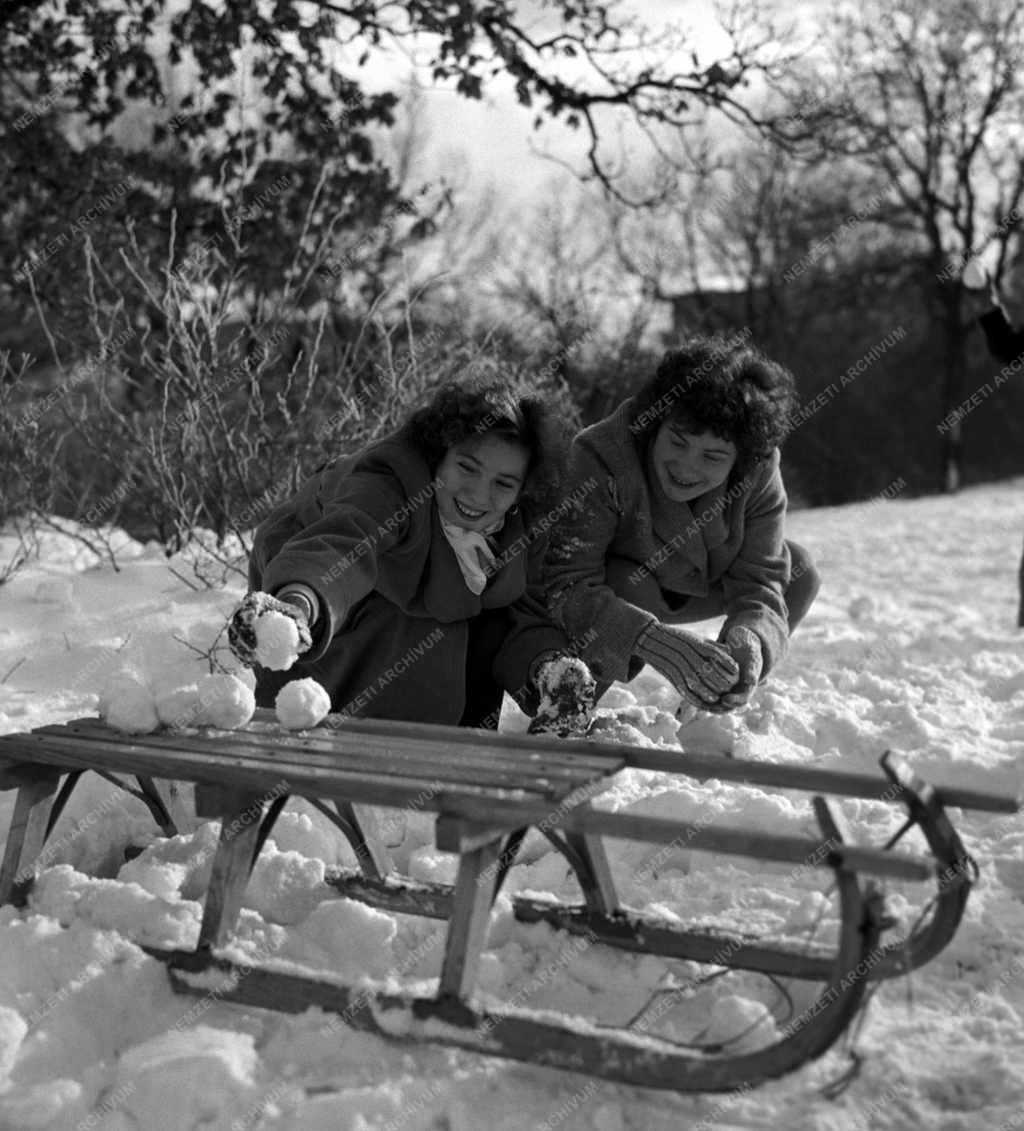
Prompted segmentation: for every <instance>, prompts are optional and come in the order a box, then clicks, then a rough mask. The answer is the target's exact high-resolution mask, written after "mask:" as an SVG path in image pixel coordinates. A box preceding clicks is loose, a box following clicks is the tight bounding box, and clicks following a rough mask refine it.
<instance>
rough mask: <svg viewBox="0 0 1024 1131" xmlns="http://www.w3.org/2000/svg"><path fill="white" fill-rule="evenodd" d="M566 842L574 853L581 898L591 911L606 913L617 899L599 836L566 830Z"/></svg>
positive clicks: (602, 843) (613, 909)
mask: <svg viewBox="0 0 1024 1131" xmlns="http://www.w3.org/2000/svg"><path fill="white" fill-rule="evenodd" d="M565 841H566V844H567V845H568V846H569V848H570V849H571V851H572V852H573V853H575V855H576V856H577V858H578V860H579V864H580V867H578V868H577V867H576V865H575V862H574V861H571V860H570V863H573V866H574V868H575V869H576V877H577V879H578V880H579V882H580V887H581V888H582V890H583V898H584V899H585V900H586V903H587V907H588V908H590V910H592V911H598V912H602V913H604V914H607V915H610V914H611V913H612V912H613V911H615V909H616V908H617V907H618V904H619V899H618V896H617V895H616V892H615V881H614V880H613V879H612V869H611V865H610V864H609V863H608V856H607V854H606V852H605V850H604V841H603V840H602V839H601V838H600V837H599V836H593V835H591V834H587V833H571V832H570V833H566V835H565Z"/></svg>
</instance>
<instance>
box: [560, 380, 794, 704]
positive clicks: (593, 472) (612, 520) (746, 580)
mask: <svg viewBox="0 0 1024 1131" xmlns="http://www.w3.org/2000/svg"><path fill="white" fill-rule="evenodd" d="M634 405H635V402H634V400H633V398H630V399H629V400H627V401H625V402H624V403H623V404H622V405H621V406H620V407H619V408H618V409H617V410H616V411H615V412H614V413H612V414H611V416H608V417H606V418H605V419H604V420H601V421H599V422H598V423H597V424H594V425H592V426H591V427H589V428H586V429H584V430H583V431H582V432H581V433H580V434H579V435H578V436H577V437H576V439H575V440H574V442H573V445H572V449H571V452H570V463H569V474H568V477H567V480H566V484H565V485H566V488H567V491H568V492H571V493H574V494H575V496H576V497H577V498H578V499H579V500H580V502H579V503H578V504H577V505H576V506H575V508H574V509H573V511H572V512H571V513H570V515H569V516H568V517H567V518H566V519H564V520H563V521H562V522H561V523H560V524H559V526H558V528H557V529H556V530H555V531H553V532H552V535H551V544H550V546H549V549H548V555H547V561H546V566H545V583H546V590H547V599H548V608H549V610H550V612H551V614H552V616H554V618H555V620H556V621H558V622H559V623H560V624H561V625H562V627H563V628H564V629H565V631H566V633H567V634H568V635H569V636H571V637H574V638H579V639H583V640H586V639H588V630H589V643H587V644H586V647H585V648H583V649H582V650H581V655H582V656H583V658H584V659H585V660H586V661H587V662H588V663H589V664H590V666H591V667H592V669H593V670H594V673H595V675H597V676H598V678H600V679H603V680H609V681H610V680H614V679H617V680H627V679H630V678H632V676H633V675H635V674H636V670H637V664H636V663H634V664H633V665H632V666H631V664H630V660H631V658H632V657H633V655H634V648H635V644H636V640H637V637H638V636H639V635H640V633H641V632H642V631H643V630H644V629H645V628H646V627H647V625H648V624H650V623H652V621H655V620H660V621H666V622H669V623H671V622H672V621H673V620H676V621H682V620H693V619H694V618H693V617H692V616H689V617H686V616H684V615H683V612H682V607H681V606H683V605H685V603H686V599H687V597H697V598H700V597H707V596H708V595H709V594H714V593H715V592H716V591H717V592H719V593H720V595H721V605H722V606H723V607H724V611H725V613H726V622H725V626H724V627H725V629H726V630H727V629H729V628H732V627H734V626H736V625H744V626H746V627H748V628H750V629H752V630H753V631H754V632H756V633H757V635H758V637H759V638H760V640H761V643H762V645H763V649H764V660H765V669H764V670H765V672H766V673H767V671H768V670H770V668H771V667H772V666H773V665H774V664H776V663H778V661H779V660H780V659H781V658H782V656H783V655H784V654H785V651H786V647H787V644H788V640H789V628H788V623H787V613H786V604H785V601H784V599H783V593H784V590H785V588H786V586H787V584H788V583H789V577H790V555H789V549H788V547H787V546H786V543H785V540H784V538H783V516H784V514H785V510H786V492H785V489H784V488H783V485H782V477H781V475H780V473H779V453H778V450H777V449H776V450H775V451H773V452H772V454H771V456H770V457H769V458H767V459H765V460H763V461H762V462H761V463H759V464H757V465H755V467H754V468H753V469H752V470H750V471H749V472H748V473H747V474H746V475H744V476H743V477H741V478H740V477H737V476H736V474H735V472H734V473H733V475H731V476H730V477H729V478H728V479H727V480H726V481H725V482H724V483H722V484H721V485H720V486H718V487H716V488H714V489H713V490H712V491H709V492H707V493H705V494H704V495H701V496H700V497H699V498H697V499H695V500H693V501H692V502H691V503H689V504H688V505H687V504H685V503H678V504H674V505H673V511H672V513H673V514H674V515H678V516H679V518H678V519H677V521H676V524H675V527H674V529H666V528H665V527H666V520H665V519H664V517H663V513H664V512H663V511H659V510H657V509H656V508H655V505H654V502H655V500H654V499H653V498H652V492H651V487H650V484H649V483H648V480H647V475H646V473H645V467H644V459H645V452H646V448H645V444H644V442H643V439H642V437H641V436H640V435H639V434H634V432H633V431H631V429H630V424H631V422H633V421H634V420H635V418H636V411H635V407H634ZM656 527H657V529H656ZM624 594H626V595H625V596H624ZM673 608H675V609H678V610H679V613H678V615H677V616H673V611H672V610H673Z"/></svg>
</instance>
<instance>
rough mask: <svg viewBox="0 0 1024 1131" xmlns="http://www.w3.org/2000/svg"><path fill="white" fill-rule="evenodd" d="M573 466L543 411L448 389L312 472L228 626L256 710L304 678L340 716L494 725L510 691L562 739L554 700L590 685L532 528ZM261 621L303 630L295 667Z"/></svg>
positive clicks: (512, 394)
mask: <svg viewBox="0 0 1024 1131" xmlns="http://www.w3.org/2000/svg"><path fill="white" fill-rule="evenodd" d="M563 457H564V445H563V441H562V439H561V430H560V428H559V426H558V425H557V423H556V419H555V414H554V412H553V410H552V409H551V408H550V407H548V406H547V405H546V404H545V403H544V401H543V400H542V399H540V398H538V397H536V396H531V395H527V394H524V393H523V392H522V391H521V390H517V389H516V388H514V387H512V386H511V385H509V384H508V383H507V382H503V381H494V380H490V381H487V380H484V381H480V380H478V381H475V382H465V383H462V384H459V383H451V384H448V385H445V386H443V387H441V388H440V389H439V390H438V391H437V392H436V393H435V395H434V396H433V399H432V400H431V402H430V403H429V404H428V405H427V406H426V407H424V408H422V409H420V410H419V411H417V412H415V413H413V415H412V416H411V417H410V419H409V420H408V421H407V422H406V423H405V424H404V425H403V426H402V427H401V428H399V429H398V430H397V431H395V432H393V433H392V434H390V435H388V436H386V437H384V438H383V439H381V440H378V441H376V442H374V443H372V444H370V445H369V446H367V447H366V448H365V449H363V450H362V451H360V452H358V453H357V454H356V455H354V456H350V457H347V458H342V459H338V460H335V461H334V462H332V463H331V464H329V465H327V466H326V467H324V468H322V469H321V470H320V471H319V472H317V473H316V474H315V475H313V477H312V478H311V479H309V480H307V482H306V483H305V484H303V486H302V487H301V488H300V489H299V491H298V493H297V494H296V495H295V496H294V497H293V498H291V499H289V500H287V501H286V502H285V503H283V504H282V505H281V506H279V507H277V508H276V509H275V510H274V511H273V512H272V513H271V514H270V515H269V516H268V517H267V518H266V519H265V520H264V521H263V522H262V523H261V524H260V526H259V527H258V529H257V531H256V535H255V541H254V546H253V552H252V556H251V559H250V562H249V585H250V589H251V590H252V592H251V593H250V594H249V596H248V597H247V598H246V600H245V601H244V602H243V604H242V606H241V607H240V608H239V609H238V610H237V611H236V612H235V614H234V617H233V618H232V623H231V627H230V631H229V639H230V641H231V645H232V648H233V649H234V650H235V654H236V655H237V656H238V657H239V659H241V660H242V662H243V663H247V664H249V665H250V666H253V667H255V668H256V677H257V679H256V699H257V703H259V704H260V705H261V706H272V705H273V703H274V700H275V697H276V695H277V692H278V691H279V690H280V688H281V687H282V686H283V685H284V684H285V683H287V682H290V681H291V680H293V679H300V678H303V677H307V676H310V677H312V678H313V679H315V680H317V681H318V682H319V683H320V684H321V685H322V686H323V687H324V688H325V689H326V691H327V692H328V693H329V695H330V697H331V707H332V710H333V711H336V712H340V713H341V714H343V715H356V716H363V717H376V718H388V719H408V720H416V721H420V722H433V723H446V724H452V725H456V724H457V725H462V726H484V727H489V728H496V727H497V719H498V715H499V713H500V709H501V702H502V694H503V690H507V691H508V692H509V693H510V694H512V695H513V696H514V697H515V698H516V699H517V700H518V701H519V703H520V704H521V705H522V706H524V708H525V709H527V710H529V711H530V712H531V713H533V711H534V710H536V708H537V705H538V700H539V699H543V703H544V705H545V706H546V708H547V709H548V713H547V716H545V719H544V720H542V724H540V725H537V726H535V727H534V729H535V730H544V729H551V730H556V731H559V732H561V733H567V732H568V731H569V730H570V729H571V728H572V721H571V720H567V719H566V718H565V716H564V713H563V714H561V715H558V717H557V718H551V717H550V715H551V710H550V708H551V704H552V703H553V702H554V701H555V700H557V699H558V698H559V694H560V688H561V684H562V683H564V682H565V681H567V680H568V681H569V682H570V683H571V684H572V689H573V690H574V691H575V692H577V693H579V694H578V695H577V696H576V698H579V697H580V696H582V701H583V702H584V703H585V702H586V701H587V698H588V696H592V692H593V681H592V680H591V679H590V676H589V673H588V672H587V671H586V668H585V666H584V665H583V664H582V663H580V662H579V661H574V660H573V659H571V658H570V657H567V656H566V652H567V647H568V643H567V641H566V638H565V635H564V634H563V632H562V631H561V629H559V628H557V627H556V626H555V625H554V624H553V623H552V622H551V621H550V619H549V618H548V617H547V614H546V611H545V606H544V602H543V592H542V589H541V586H540V583H541V567H542V563H543V555H544V550H545V547H546V536H545V535H544V534H543V533H542V530H541V528H539V527H537V526H536V525H535V522H536V520H537V519H538V518H540V517H541V515H542V512H543V511H544V508H545V507H546V505H547V502H548V500H549V499H550V498H551V496H552V494H553V490H554V484H555V482H556V480H557V476H558V472H559V470H560V468H561V466H562V461H563ZM268 609H274V610H275V611H277V612H284V613H286V614H287V615H288V616H289V617H291V619H293V620H294V621H295V622H296V624H297V625H298V626H299V637H300V651H301V653H302V654H301V656H300V659H299V660H298V661H297V662H296V663H295V664H294V665H293V666H292V667H291V668H290V669H289V670H287V671H270V670H268V669H265V668H263V667H260V666H259V665H257V663H256V661H255V632H254V629H253V625H254V621H255V618H256V617H258V616H259V614H261V613H262V612H265V611H267V610H268ZM302 646H304V648H305V650H304V651H303V650H302ZM555 660H557V662H552V661H555ZM563 698H564V696H563ZM556 714H557V712H556ZM545 722H546V723H549V724H551V725H550V726H547V725H543V724H544V723H545Z"/></svg>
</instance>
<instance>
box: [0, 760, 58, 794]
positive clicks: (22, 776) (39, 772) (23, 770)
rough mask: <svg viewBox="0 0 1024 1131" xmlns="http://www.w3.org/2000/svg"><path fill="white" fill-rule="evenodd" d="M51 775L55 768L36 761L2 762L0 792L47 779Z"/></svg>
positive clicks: (0, 766) (0, 767) (0, 763)
mask: <svg viewBox="0 0 1024 1131" xmlns="http://www.w3.org/2000/svg"><path fill="white" fill-rule="evenodd" d="M51 777H53V770H51V769H48V768H47V767H45V766H39V765H37V764H36V763H35V762H0V792H3V791H5V790H8V789H20V788H21V787H22V786H23V785H30V784H31V783H32V782H37V781H46V780H47V779H49V778H51Z"/></svg>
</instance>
